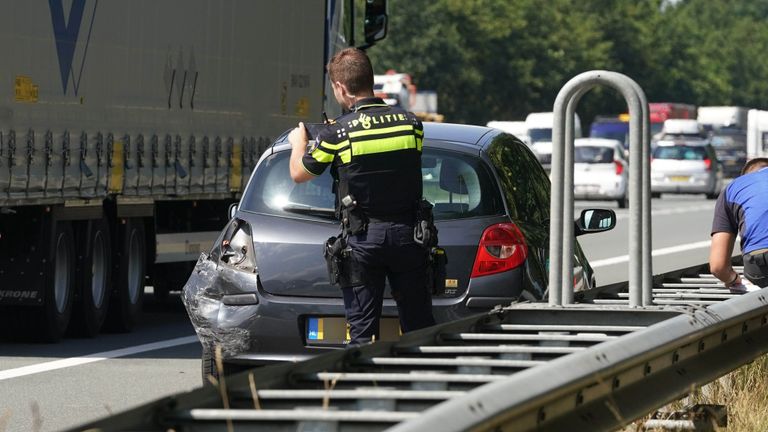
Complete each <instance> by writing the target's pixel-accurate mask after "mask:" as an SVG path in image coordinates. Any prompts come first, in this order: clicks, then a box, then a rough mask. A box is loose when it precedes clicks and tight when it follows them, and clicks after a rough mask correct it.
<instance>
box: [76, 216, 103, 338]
mask: <svg viewBox="0 0 768 432" xmlns="http://www.w3.org/2000/svg"><path fill="white" fill-rule="evenodd" d="M82 247H83V250H82V251H81V253H79V255H80V256H82V260H83V261H82V266H81V271H80V274H79V275H78V280H79V281H78V282H79V283H78V284H79V292H80V298H79V299H78V301H77V302H76V303H75V306H74V314H73V322H72V324H73V325H74V326H75V327H74V331H75V333H76V334H78V335H82V336H87V337H94V336H96V335H97V334H98V333H99V331H100V330H101V327H102V325H103V324H104V320H105V319H106V317H107V310H108V308H109V298H110V294H111V287H110V284H111V282H112V278H111V270H112V266H111V261H112V260H111V258H112V257H111V254H112V246H111V240H110V234H109V225H108V224H107V222H106V221H105V220H104V219H99V220H94V221H90V222H89V223H88V226H87V228H86V230H85V232H84V235H83V237H82Z"/></svg>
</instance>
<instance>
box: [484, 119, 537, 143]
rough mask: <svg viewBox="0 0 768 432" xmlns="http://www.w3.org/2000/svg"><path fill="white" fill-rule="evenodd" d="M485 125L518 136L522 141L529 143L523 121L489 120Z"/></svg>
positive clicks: (526, 128)
mask: <svg viewBox="0 0 768 432" xmlns="http://www.w3.org/2000/svg"><path fill="white" fill-rule="evenodd" d="M486 126H488V127H490V128H494V129H500V130H503V131H504V132H507V133H511V134H512V135H514V136H516V137H517V138H519V139H520V140H521V141H523V142H524V143H526V144H528V145H531V140H530V138H529V137H528V127H527V126H526V125H525V122H524V121H497V120H492V121H489V122H488V124H486Z"/></svg>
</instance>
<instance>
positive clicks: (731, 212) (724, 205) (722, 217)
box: [712, 168, 768, 253]
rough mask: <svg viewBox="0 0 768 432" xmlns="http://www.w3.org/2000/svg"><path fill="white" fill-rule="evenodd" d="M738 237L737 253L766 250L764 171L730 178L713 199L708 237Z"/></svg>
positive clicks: (767, 187)
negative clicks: (723, 188) (730, 235)
mask: <svg viewBox="0 0 768 432" xmlns="http://www.w3.org/2000/svg"><path fill="white" fill-rule="evenodd" d="M716 232H728V233H732V234H737V233H738V234H739V235H740V236H741V252H742V253H749V252H752V251H754V250H757V249H765V248H768V168H762V169H760V170H759V171H755V172H752V173H749V174H745V175H742V176H740V177H737V178H736V179H734V180H733V181H732V182H731V184H729V185H728V187H727V188H726V189H725V191H724V192H723V193H721V194H720V197H719V198H718V199H717V204H716V205H715V216H714V219H713V220H712V234H714V233H716Z"/></svg>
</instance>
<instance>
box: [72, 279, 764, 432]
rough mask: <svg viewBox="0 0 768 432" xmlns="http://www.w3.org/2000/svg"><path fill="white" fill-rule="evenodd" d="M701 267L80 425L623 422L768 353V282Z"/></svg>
mask: <svg viewBox="0 0 768 432" xmlns="http://www.w3.org/2000/svg"><path fill="white" fill-rule="evenodd" d="M703 271H705V270H704V266H701V268H692V269H689V271H688V272H686V273H685V275H683V276H682V277H681V276H680V275H679V274H676V275H675V277H674V278H667V279H666V280H663V281H659V282H660V283H657V284H656V287H655V289H654V290H653V295H654V298H653V300H654V302H655V303H657V304H659V303H666V305H664V306H654V307H647V308H635V307H630V306H629V298H628V297H629V293H628V292H627V291H625V290H620V291H616V292H603V293H600V295H598V296H596V297H595V298H584V299H581V301H582V303H580V304H575V305H571V306H569V307H561V308H551V307H549V306H547V305H546V304H530V303H521V304H513V305H510V306H508V307H505V308H497V309H495V310H493V311H491V312H489V313H485V314H479V315H477V316H474V317H470V318H467V319H464V320H461V321H457V322H453V323H446V324H442V325H439V326H435V327H431V328H428V329H424V330H422V331H419V332H414V333H410V334H406V335H404V336H403V338H402V339H401V340H400V341H398V342H385V343H382V342H379V343H375V344H372V345H368V346H364V347H360V348H352V349H348V350H344V351H339V352H333V353H330V354H327V355H322V356H319V357H316V358H313V359H311V360H308V361H305V362H301V363H295V364H283V365H276V366H271V367H265V368H260V369H254V370H253V371H251V372H246V373H243V374H239V375H236V376H232V377H227V379H226V381H225V384H226V392H225V393H222V392H221V390H220V389H219V388H216V387H213V386H207V387H205V388H202V389H199V390H195V391H192V392H189V393H186V394H180V395H176V396H172V397H168V398H164V399H161V400H159V401H156V402H154V403H151V404H148V405H146V406H143V407H139V408H136V409H134V410H131V411H128V412H125V413H123V414H119V415H116V416H113V417H110V418H107V419H104V420H102V421H98V422H95V423H92V424H89V425H85V426H83V427H81V428H77V429H75V430H85V429H101V430H157V431H166V430H169V429H173V430H175V431H185V430H227V422H231V424H232V425H233V426H234V428H235V429H237V430H242V429H248V430H256V431H258V430H265V431H267V430H268V431H351V430H366V431H372V430H385V429H388V430H390V428H391V430H393V431H398V432H404V431H419V432H421V431H424V430H441V431H463V430H478V431H484V430H498V428H502V429H505V430H515V431H518V430H519V431H525V430H603V429H609V428H612V427H618V426H621V425H623V424H626V423H628V422H629V421H631V420H632V419H634V418H636V417H638V416H641V415H642V414H644V413H646V412H648V411H649V410H652V409H653V408H656V407H658V406H659V405H660V404H662V403H664V402H667V401H670V400H673V399H674V398H676V397H679V396H681V395H683V394H685V393H686V392H687V391H689V390H690V388H691V386H692V385H698V384H704V383H706V382H708V381H710V380H712V379H714V378H716V377H718V376H720V375H722V374H724V373H726V372H728V371H730V370H732V369H733V368H735V367H737V366H739V365H741V364H743V363H746V362H747V361H749V360H750V359H752V358H754V357H755V356H757V355H759V354H761V353H764V352H766V351H768V289H766V290H762V291H758V292H753V293H749V294H745V295H740V294H732V293H730V291H729V290H726V289H725V288H723V286H722V283H719V282H717V281H716V280H715V279H713V277H712V276H711V275H708V274H701V273H702V272H703ZM678 273H679V272H678ZM657 279H660V278H657ZM222 394H226V399H227V406H228V407H229V409H224V406H225V405H224V402H223V399H222Z"/></svg>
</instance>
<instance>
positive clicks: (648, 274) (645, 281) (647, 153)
mask: <svg viewBox="0 0 768 432" xmlns="http://www.w3.org/2000/svg"><path fill="white" fill-rule="evenodd" d="M631 84H632V86H633V87H634V88H635V93H637V95H638V97H639V98H640V107H641V108H642V116H643V118H642V142H641V143H640V145H641V146H642V149H643V164H642V171H643V178H642V179H643V206H642V217H641V219H642V225H643V234H642V250H643V259H642V263H643V264H642V272H643V278H642V289H643V306H650V305H652V304H653V256H652V252H653V244H652V243H653V240H652V237H651V230H652V226H651V210H653V209H652V208H651V121H650V118H649V112H648V111H649V110H648V99H647V98H646V96H645V92H644V91H643V89H642V87H640V85H639V84H637V83H636V82H635V81H631Z"/></svg>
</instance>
